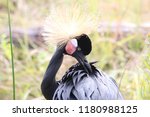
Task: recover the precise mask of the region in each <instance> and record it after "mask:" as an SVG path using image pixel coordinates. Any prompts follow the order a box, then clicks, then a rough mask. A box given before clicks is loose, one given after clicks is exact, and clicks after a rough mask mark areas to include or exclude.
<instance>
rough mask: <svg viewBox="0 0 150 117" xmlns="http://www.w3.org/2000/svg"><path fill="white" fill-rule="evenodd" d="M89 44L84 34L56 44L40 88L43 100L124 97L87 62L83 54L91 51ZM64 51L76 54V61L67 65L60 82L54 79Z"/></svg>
mask: <svg viewBox="0 0 150 117" xmlns="http://www.w3.org/2000/svg"><path fill="white" fill-rule="evenodd" d="M91 50H92V44H91V41H90V39H89V37H88V36H87V35H85V34H82V35H80V36H77V37H74V38H73V39H71V40H70V41H68V42H67V43H66V44H63V45H59V46H58V47H57V49H56V52H55V53H54V55H53V57H52V59H51V61H50V63H49V65H48V68H47V70H46V73H45V75H44V79H43V81H42V85H41V89H42V93H43V95H44V97H45V98H46V99H50V100H51V99H54V100H104V99H106V100H114V99H123V97H122V95H121V93H120V91H119V89H118V86H117V84H116V82H115V81H114V80H113V79H112V78H110V77H109V76H108V75H107V74H105V73H104V72H102V71H100V70H98V69H97V68H96V67H95V66H94V65H93V64H94V63H89V62H88V61H87V60H86V58H85V56H86V55H88V54H90V52H91ZM64 54H67V55H70V56H72V57H75V58H76V59H77V61H78V63H77V64H75V65H73V66H72V67H70V68H69V70H68V71H67V72H66V74H65V75H64V76H63V77H62V79H61V80H60V81H56V80H55V76H56V74H57V71H58V69H59V68H60V66H61V64H62V61H63V56H64Z"/></svg>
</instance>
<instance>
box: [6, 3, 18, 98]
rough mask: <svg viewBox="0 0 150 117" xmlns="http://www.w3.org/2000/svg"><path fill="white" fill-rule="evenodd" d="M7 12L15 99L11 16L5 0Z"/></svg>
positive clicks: (14, 95) (14, 96)
mask: <svg viewBox="0 0 150 117" xmlns="http://www.w3.org/2000/svg"><path fill="white" fill-rule="evenodd" d="M7 10H8V11H7V12H8V25H9V35H10V52H11V65H12V79H13V100H15V99H16V90H15V88H16V87H15V71H14V54H13V44H12V31H11V18H10V9H9V0H7Z"/></svg>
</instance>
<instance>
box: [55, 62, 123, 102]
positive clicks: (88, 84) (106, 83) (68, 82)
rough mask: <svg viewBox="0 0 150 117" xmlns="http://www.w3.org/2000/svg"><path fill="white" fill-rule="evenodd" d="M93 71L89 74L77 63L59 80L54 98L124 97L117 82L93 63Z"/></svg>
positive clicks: (92, 98)
mask: <svg viewBox="0 0 150 117" xmlns="http://www.w3.org/2000/svg"><path fill="white" fill-rule="evenodd" d="M91 67H92V70H93V73H92V74H90V75H89V74H87V73H86V72H85V71H84V68H83V67H82V66H81V65H80V64H79V63H77V64H76V65H73V66H72V67H71V68H70V69H69V70H68V71H67V72H66V74H65V75H64V76H63V78H62V80H61V81H58V84H59V86H58V88H57V89H56V91H55V94H54V96H53V99H54V100H117V99H123V97H122V95H121V93H120V91H119V88H118V86H117V84H116V82H115V81H114V80H113V79H112V78H110V77H109V76H108V75H106V74H105V73H104V72H102V71H99V70H97V69H96V68H95V67H94V65H92V64H91Z"/></svg>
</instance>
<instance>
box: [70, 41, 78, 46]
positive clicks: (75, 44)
mask: <svg viewBox="0 0 150 117" xmlns="http://www.w3.org/2000/svg"><path fill="white" fill-rule="evenodd" d="M71 43H72V44H73V45H74V47H78V42H77V39H72V40H71Z"/></svg>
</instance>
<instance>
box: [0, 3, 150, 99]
mask: <svg viewBox="0 0 150 117" xmlns="http://www.w3.org/2000/svg"><path fill="white" fill-rule="evenodd" d="M73 3H78V4H79V5H81V6H82V7H83V8H85V9H87V13H91V14H94V15H95V17H96V18H97V17H98V18H99V22H100V23H110V24H111V23H113V22H116V24H117V27H114V28H115V31H111V28H110V27H107V31H106V32H105V33H103V31H102V32H101V31H99V32H98V31H97V32H93V33H92V34H91V35H90V37H91V39H92V41H93V51H92V53H91V55H89V56H88V60H89V61H99V62H98V63H97V64H96V66H97V67H98V68H99V69H102V70H104V71H105V72H106V73H108V74H110V76H112V77H113V78H114V79H115V80H116V81H117V83H118V84H119V87H120V90H121V92H122V93H123V95H124V97H125V99H150V33H149V34H148V33H147V32H148V30H149V29H147V28H146V29H145V31H146V33H143V32H141V30H140V29H139V28H136V29H135V30H134V31H133V32H131V33H125V34H124V32H122V30H120V25H121V23H123V22H130V23H133V24H135V25H136V26H137V27H138V26H140V25H141V24H143V23H145V22H148V21H150V19H149V18H150V12H149V4H150V3H149V0H132V1H130V2H128V1H126V0H105V1H103V0H71V1H70V0H56V1H52V0H42V1H39V0H32V1H31V0H11V1H10V15H11V25H12V29H16V28H17V29H19V30H22V29H24V30H28V29H29V28H34V27H42V25H43V21H44V20H45V17H46V16H47V15H49V10H50V9H52V8H53V7H55V6H59V5H60V6H61V5H63V4H65V5H67V6H68V7H69V6H70V4H73ZM143 6H144V7H143ZM7 14H8V13H7V2H6V0H1V1H0V99H13V88H12V86H13V81H12V80H13V79H12V64H11V59H12V58H11V47H10V40H9V36H8V35H9V33H8V31H7V29H10V27H8V15H7ZM100 27H101V26H100ZM131 28H132V27H131ZM149 32H150V31H149ZM12 35H13V36H14V35H15V32H12ZM31 38H32V37H30V36H28V35H26V33H23V36H18V38H16V39H14V38H13V40H17V44H16V43H15V41H14V43H13V52H14V53H13V54H14V67H15V69H14V70H15V84H16V85H15V88H16V99H43V96H42V94H41V90H40V84H41V81H42V78H43V75H44V73H45V70H46V67H47V65H48V63H49V60H50V58H51V56H52V54H53V52H54V50H55V47H53V46H50V47H48V46H46V45H45V44H42V45H40V46H39V45H37V44H35V43H34V42H32V41H31ZM74 61H75V60H74V59H73V58H68V57H66V59H65V61H64V62H63V65H62V66H61V70H59V74H58V75H57V79H60V78H61V76H62V75H63V74H64V73H65V71H66V70H67V69H68V67H69V66H70V65H71V64H73V63H74ZM68 63H69V64H68ZM60 71H61V72H60Z"/></svg>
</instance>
